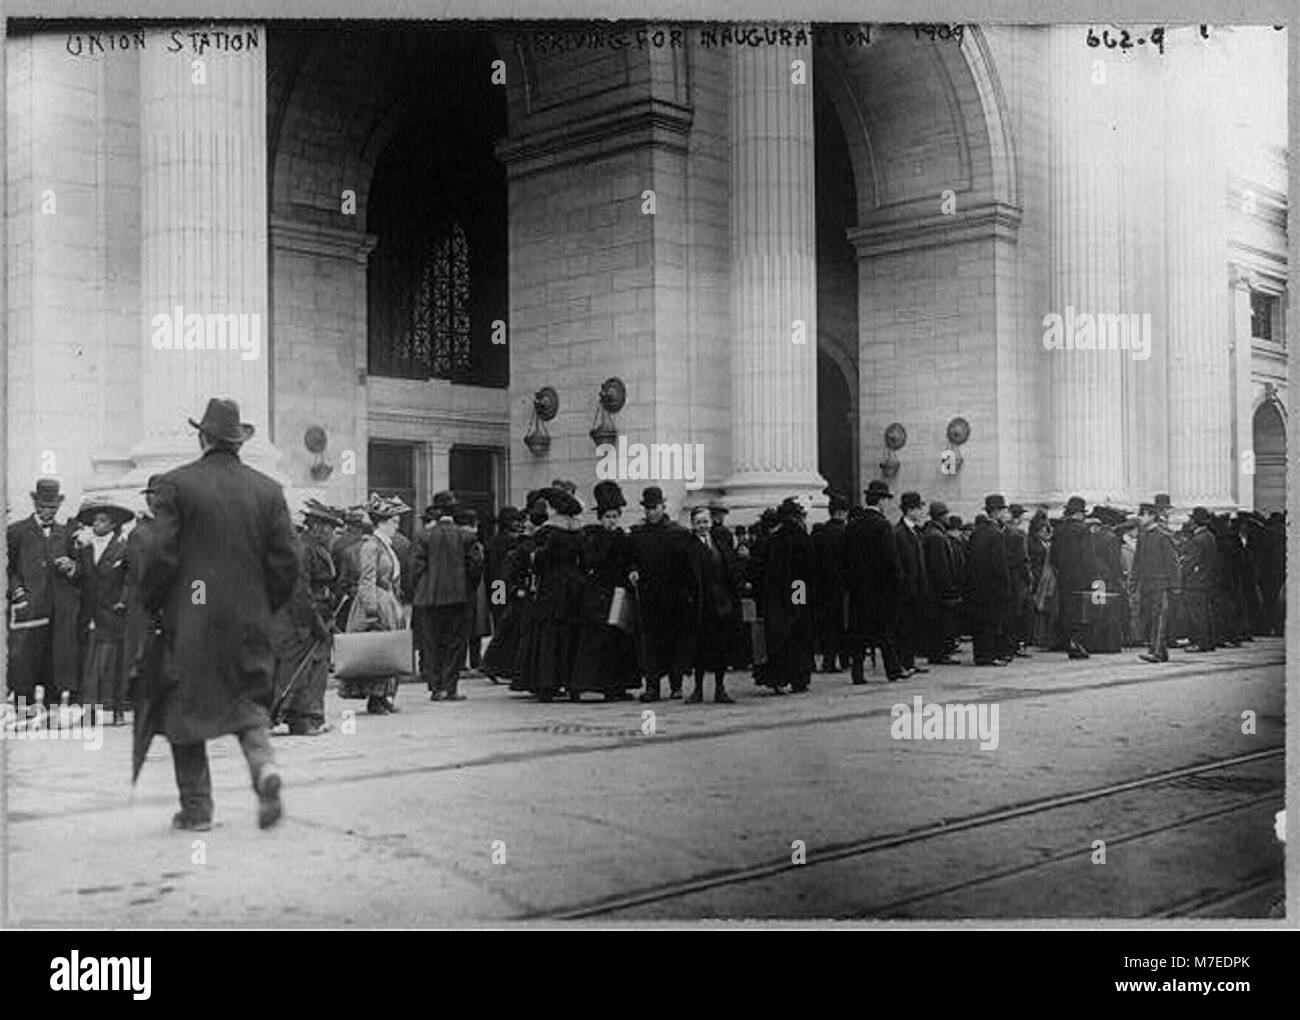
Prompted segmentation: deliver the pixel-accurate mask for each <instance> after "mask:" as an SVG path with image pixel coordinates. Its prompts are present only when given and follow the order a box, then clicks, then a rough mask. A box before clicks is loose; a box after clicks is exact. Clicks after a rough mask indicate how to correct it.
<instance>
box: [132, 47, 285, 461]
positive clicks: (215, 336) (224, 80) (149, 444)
mask: <svg viewBox="0 0 1300 1020" xmlns="http://www.w3.org/2000/svg"><path fill="white" fill-rule="evenodd" d="M208 31H209V37H210V38H214V39H215V38H216V37H217V36H216V33H217V31H218V30H217V29H209V30H208ZM219 31H220V32H223V33H225V35H226V38H227V39H228V40H234V39H236V38H237V39H238V40H239V41H240V48H239V49H238V50H236V49H234V45H233V42H231V43H228V45H227V46H224V47H223V46H212V47H209V48H206V49H205V50H204V51H203V52H202V53H196V52H194V51H193V50H192V49H191V48H190V47H188V46H187V47H186V48H185V49H183V50H181V51H179V52H169V51H168V48H167V45H166V42H167V40H168V39H169V38H170V33H169V32H166V31H160V32H158V33H155V34H154V35H153V37H152V38H150V40H149V48H148V49H146V50H144V51H143V52H142V53H141V55H140V104H141V109H140V144H141V174H142V182H141V189H142V202H141V205H142V210H143V212H142V225H141V262H142V273H141V292H142V293H141V299H142V305H143V312H144V315H143V319H144V327H145V334H144V336H143V337H142V338H141V342H142V344H143V345H144V357H143V360H142V372H141V386H140V394H141V413H142V417H143V434H142V437H141V440H140V442H139V443H138V444H137V446H136V447H135V448H134V449H133V450H132V459H133V461H134V463H135V469H134V471H133V472H132V475H131V481H137V480H140V479H142V478H143V477H145V476H147V475H148V474H150V473H153V472H155V471H160V470H166V469H168V468H170V467H174V466H176V465H177V464H179V463H183V462H184V461H186V460H190V459H193V458H194V457H195V456H197V455H198V443H197V440H196V439H195V435H194V430H193V429H192V428H190V426H189V425H188V424H187V423H186V418H187V417H189V416H192V417H194V418H195V419H198V418H199V417H201V415H202V414H203V409H204V406H205V405H206V404H207V401H208V398H209V397H231V398H233V399H235V400H236V401H238V402H239V406H240V410H241V411H242V412H243V418H244V420H245V421H248V422H251V423H252V424H253V425H255V426H256V428H257V434H256V435H255V436H254V438H253V440H252V441H250V442H249V443H248V444H247V445H246V446H245V448H244V454H243V456H244V459H245V461H247V462H249V463H251V464H252V465H253V466H255V467H258V468H259V469H260V470H263V471H267V472H268V473H270V474H273V475H276V476H277V477H279V475H278V469H277V461H278V456H277V454H276V451H275V449H274V447H272V446H271V444H270V437H269V434H268V424H269V415H268V411H269V398H270V393H269V389H270V352H269V349H268V341H269V331H270V318H269V311H268V305H267V177H266V174H267V166H266V161H267V153H266V146H267V139H266V31H265V29H264V27H262V26H251V25H227V26H221V27H220V29H219ZM182 38H188V37H187V36H183V37H182ZM178 316H180V317H181V319H180V321H179V322H176V323H175V325H174V326H173V330H174V333H173V337H172V340H173V344H174V342H175V339H176V337H177V336H180V335H183V334H184V333H185V332H187V331H188V332H189V334H190V342H191V343H195V342H196V341H198V339H199V338H200V337H201V338H202V344H203V349H180V350H177V349H170V350H169V349H157V347H156V346H155V345H156V344H159V343H161V340H160V339H159V338H158V331H159V330H160V329H163V328H165V326H166V325H167V324H169V323H171V321H172V320H173V319H175V318H177V317H178ZM220 316H233V318H218V317H220ZM164 317H166V318H164ZM223 332H224V333H225V343H226V347H227V349H224V350H223V349H220V344H221V341H222V334H223ZM235 333H238V334H239V335H240V340H239V341H237V342H232V341H231V339H230V337H231V335H233V334H235ZM209 344H211V345H212V346H211V349H210V348H209ZM241 345H242V346H241ZM231 348H235V349H231ZM280 480H281V481H283V480H284V479H283V478H280Z"/></svg>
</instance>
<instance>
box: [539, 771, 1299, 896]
mask: <svg viewBox="0 0 1300 1020" xmlns="http://www.w3.org/2000/svg"><path fill="white" fill-rule="evenodd" d="M1284 753H1285V748H1284V747H1282V746H1276V747H1271V748H1265V749H1264V750H1260V751H1251V752H1249V753H1248V754H1242V755H1234V756H1232V757H1228V758H1220V759H1216V760H1213V761H1210V762H1203V763H1200V764H1196V765H1186V766H1182V767H1180V768H1177V769H1168V770H1166V771H1164V772H1157V773H1153V774H1152V775H1149V776H1144V777H1142V778H1140V779H1131V780H1125V781H1123V782H1119V783H1110V784H1107V785H1105V786H1098V787H1093V788H1091V789H1087V790H1079V791H1076V792H1074V793H1067V794H1056V795H1053V796H1050V797H1039V798H1034V799H1032V800H1027V801H1021V802H1020V803H1018V804H1012V805H1007V806H1004V807H999V808H994V809H991V810H988V811H982V812H977V813H976V814H973V815H967V816H965V817H962V818H955V819H941V820H940V821H939V822H937V823H930V824H927V825H923V826H921V827H919V828H912V829H906V830H903V831H901V832H894V833H888V834H886V835H883V836H869V837H866V838H864V839H857V840H852V841H849V842H847V843H840V844H832V845H831V846H829V847H827V848H826V849H824V850H818V851H809V852H808V854H807V857H806V859H805V862H804V863H803V864H794V863H792V862H791V861H787V860H784V859H783V860H781V861H779V862H771V863H767V864H757V865H748V866H745V867H741V868H727V869H724V870H721V871H714V872H707V873H705V874H702V875H697V876H695V877H693V878H689V879H684V880H679V881H676V882H667V883H664V884H662V885H658V886H649V887H646V888H643V889H641V890H638V891H636V892H632V893H623V894H619V895H616V896H609V897H601V898H598V899H596V900H593V901H590V902H587V903H583V904H578V905H576V906H573V907H568V908H563V909H561V910H558V911H557V910H550V911H546V912H544V913H542V914H539V915H525V919H533V918H534V917H537V918H542V917H544V918H546V919H549V920H578V919H581V918H586V917H595V916H598V915H601V914H610V913H615V912H618V911H622V910H628V909H631V908H633V907H639V906H646V905H649V904H652V903H662V902H665V901H667V900H672V899H680V898H681V897H684V896H689V895H693V894H695V893H698V892H704V891H706V890H711V889H719V888H723V887H725V886H731V885H742V884H745V883H748V882H754V881H757V880H759V879H764V878H769V877H771V876H773V875H779V874H781V873H783V872H787V871H792V870H794V869H796V868H807V867H813V866H815V865H818V864H829V863H831V862H833V861H839V860H845V859H848V858H853V857H864V856H866V855H868V854H872V853H878V852H880V851H881V850H889V849H894V848H895V847H900V846H906V845H908V844H912V843H920V842H923V841H925V840H929V839H933V838H935V837H937V836H946V835H949V834H951V833H955V832H964V831H969V830H971V829H979V828H984V827H987V826H990V825H998V824H1000V823H1002V822H1007V821H1011V820H1013V819H1018V818H1024V817H1027V816H1030V815H1036V814H1043V813H1045V812H1048V811H1054V810H1056V809H1058V808H1062V807H1068V806H1072V805H1074V804H1084V803H1087V802H1089V801H1093V800H1100V799H1102V798H1104V797H1113V796H1115V795H1116V794H1119V793H1126V792H1128V791H1130V790H1138V789H1145V788H1148V787H1152V786H1159V785H1162V784H1166V783H1172V782H1175V781H1177V780H1179V779H1183V778H1185V777H1187V776H1194V775H1198V774H1200V773H1202V772H1211V771H1214V770H1216V769H1222V768H1233V767H1235V766H1238V765H1246V764H1250V763H1252V762H1256V761H1262V760H1265V759H1268V758H1275V757H1278V756H1280V755H1283V754H1284ZM1261 799H1263V798H1261ZM1269 799H1271V798H1269Z"/></svg>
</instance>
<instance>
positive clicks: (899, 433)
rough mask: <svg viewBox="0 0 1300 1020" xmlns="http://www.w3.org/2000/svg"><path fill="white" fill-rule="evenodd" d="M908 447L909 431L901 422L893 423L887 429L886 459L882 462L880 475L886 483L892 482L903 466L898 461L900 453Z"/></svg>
mask: <svg viewBox="0 0 1300 1020" xmlns="http://www.w3.org/2000/svg"><path fill="white" fill-rule="evenodd" d="M906 445H907V429H905V428H903V426H902V424H901V423H899V422H893V423H891V424H890V425H888V426H887V427H886V428H885V459H884V460H882V461H881V462H880V474H881V477H883V478H884V479H885V480H886V481H892V480H893V479H894V477H895V476H896V475H897V474H898V469H899V468H900V467H901V466H902V465H901V463H900V462H899V460H898V456H897V454H898V451H899V450H901V449H902V448H903V447H904V446H906Z"/></svg>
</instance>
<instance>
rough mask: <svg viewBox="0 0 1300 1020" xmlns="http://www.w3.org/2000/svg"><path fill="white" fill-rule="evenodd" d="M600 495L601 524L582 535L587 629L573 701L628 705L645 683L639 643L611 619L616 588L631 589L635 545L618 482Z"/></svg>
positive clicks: (576, 670)
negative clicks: (589, 698)
mask: <svg viewBox="0 0 1300 1020" xmlns="http://www.w3.org/2000/svg"><path fill="white" fill-rule="evenodd" d="M595 497H596V516H597V518H598V520H599V522H600V523H598V524H595V525H592V526H590V527H588V528H586V529H584V531H583V537H582V566H583V570H584V572H585V574H586V580H585V583H584V585H583V592H582V630H581V634H580V636H579V639H578V653H577V658H576V660H575V662H574V665H573V679H572V682H571V683H570V685H569V697H570V698H572V699H574V700H575V701H576V700H577V699H578V697H579V696H580V695H581V694H582V692H583V691H599V692H600V693H602V694H604V695H605V700H606V701H626V700H627V699H629V698H630V697H631V696H632V695H631V694H630V693H629V690H630V689H631V688H634V687H638V686H640V683H641V678H640V676H639V674H638V671H637V659H636V642H635V639H634V638H633V636H632V635H631V634H628V633H626V632H624V631H622V630H619V629H618V628H617V627H612V626H610V625H609V623H608V622H606V621H608V619H609V607H610V602H611V601H612V599H613V595H614V589H615V588H624V589H628V590H630V588H631V585H630V584H629V582H628V571H629V570H631V569H632V541H631V539H630V538H628V535H627V532H625V531H624V530H623V529H622V528H621V527H619V523H620V521H621V520H622V517H623V507H624V506H626V505H627V501H626V500H625V499H624V498H623V490H622V489H620V488H619V485H618V483H617V482H608V481H607V482H601V483H599V484H598V485H597V486H596V489H595Z"/></svg>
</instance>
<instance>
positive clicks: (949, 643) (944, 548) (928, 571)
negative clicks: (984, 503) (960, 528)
mask: <svg viewBox="0 0 1300 1020" xmlns="http://www.w3.org/2000/svg"><path fill="white" fill-rule="evenodd" d="M947 520H948V507H947V504H944V503H940V502H939V501H938V500H935V501H934V502H933V503H931V504H930V519H929V520H928V521H926V522H925V524H924V525H922V526H921V529H920V535H921V555H922V558H923V559H924V560H925V577H926V580H927V581H928V582H929V589H928V591H929V597H928V601H927V604H926V609H925V635H924V647H925V654H926V657H927V658H928V659H929V660H930V665H932V666H934V665H943V666H951V665H955V664H956V660H955V659H954V658H953V657H952V653H953V652H954V651H955V650H956V636H957V619H956V617H957V607H958V606H959V605H960V604H961V573H960V569H959V563H958V559H957V555H958V554H957V551H956V550H955V549H954V548H953V540H952V539H951V538H949V537H948V528H947Z"/></svg>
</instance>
